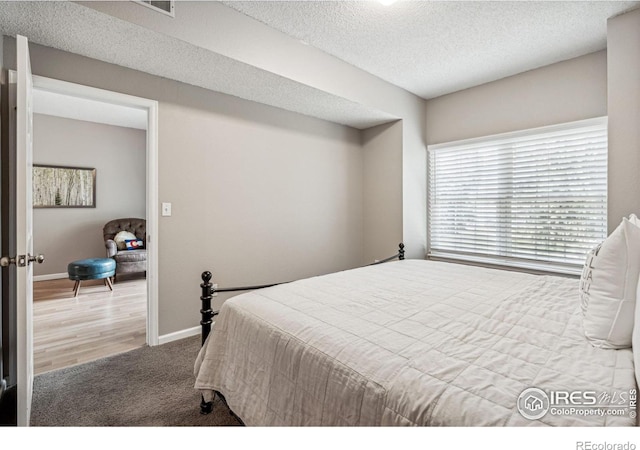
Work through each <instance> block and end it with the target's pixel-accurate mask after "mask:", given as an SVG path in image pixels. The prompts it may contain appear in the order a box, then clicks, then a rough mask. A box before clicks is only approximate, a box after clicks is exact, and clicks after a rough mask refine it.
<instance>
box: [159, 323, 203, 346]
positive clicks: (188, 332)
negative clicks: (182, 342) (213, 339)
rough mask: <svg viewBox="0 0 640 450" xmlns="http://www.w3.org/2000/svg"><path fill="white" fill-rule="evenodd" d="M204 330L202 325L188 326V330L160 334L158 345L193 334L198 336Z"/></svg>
mask: <svg viewBox="0 0 640 450" xmlns="http://www.w3.org/2000/svg"><path fill="white" fill-rule="evenodd" d="M201 332H202V327H199V326H198V327H193V328H187V329H186V330H180V331H174V332H173V333H169V334H164V335H162V336H158V345H162V344H166V343H168V342H172V341H177V340H179V339H184V338H188V337H191V336H197V335H199V334H200V333H201Z"/></svg>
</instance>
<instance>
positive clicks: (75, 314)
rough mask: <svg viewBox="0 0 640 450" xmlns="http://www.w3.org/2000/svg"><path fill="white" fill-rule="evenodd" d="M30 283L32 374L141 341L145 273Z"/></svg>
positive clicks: (143, 338) (138, 344)
mask: <svg viewBox="0 0 640 450" xmlns="http://www.w3.org/2000/svg"><path fill="white" fill-rule="evenodd" d="M73 284H74V282H73V281H71V280H50V281H38V282H35V283H33V300H34V301H33V350H34V372H35V373H36V374H39V373H43V372H48V371H50V370H55V369H60V368H62V367H67V366H71V365H75V364H81V363H84V362H88V361H92V360H95V359H98V358H102V357H105V356H109V355H113V354H116V353H122V352H126V351H129V350H133V349H135V348H138V347H142V346H144V345H145V341H146V315H147V293H146V289H147V288H146V280H145V279H140V278H136V279H129V280H126V279H125V280H122V281H121V280H118V282H117V283H115V284H114V286H113V292H111V291H109V288H108V287H107V286H105V285H104V281H103V280H91V281H83V282H82V287H81V288H80V294H79V295H78V297H74V296H73Z"/></svg>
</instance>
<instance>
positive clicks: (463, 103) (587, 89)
mask: <svg viewBox="0 0 640 450" xmlns="http://www.w3.org/2000/svg"><path fill="white" fill-rule="evenodd" d="M606 115H607V54H606V52H605V51H600V52H596V53H591V54H589V55H585V56H581V57H579V58H574V59H570V60H567V61H563V62H559V63H556V64H552V65H549V66H545V67H542V68H539V69H535V70H531V71H528V72H524V73H521V74H518V75H514V76H512V77H508V78H503V79H501V80H498V81H494V82H492V83H487V84H483V85H481V86H477V87H473V88H470V89H465V90H463V91H458V92H454V93H453V94H449V95H444V96H442V97H438V98H435V99H432V100H428V101H427V144H439V143H442V142H450V141H455V140H459V139H468V138H474V137H480V136H488V135H492V134H497V133H505V132H508V131H516V130H522V129H527V128H535V127H541V126H545V125H553V124H557V123H563V122H571V121H575V120H581V119H588V118H591V117H601V116H606Z"/></svg>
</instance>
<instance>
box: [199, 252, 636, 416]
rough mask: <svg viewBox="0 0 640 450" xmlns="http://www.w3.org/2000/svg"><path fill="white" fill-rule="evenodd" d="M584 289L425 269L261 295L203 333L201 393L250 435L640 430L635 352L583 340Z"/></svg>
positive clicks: (335, 277)
mask: <svg viewBox="0 0 640 450" xmlns="http://www.w3.org/2000/svg"><path fill="white" fill-rule="evenodd" d="M209 278H210V274H209ZM207 283H208V280H205V282H204V283H203V285H202V286H205V287H206V284H207ZM577 292H578V280H576V279H572V278H566V277H559V276H541V275H531V274H526V273H519V272H510V271H505V270H496V269H489V268H483V267H474V266H468V265H461V264H453V263H446V262H437V261H428V260H403V261H391V262H386V263H385V264H379V265H374V266H369V267H364V268H358V269H352V270H346V271H342V272H338V273H334V274H329V275H324V276H318V277H313V278H308V279H304V280H299V281H295V282H291V283H286V284H282V285H277V286H271V287H266V288H263V289H257V290H253V291H251V292H248V293H244V294H242V295H239V296H236V297H233V298H231V299H229V300H227V301H226V302H225V303H224V304H223V306H222V308H221V310H220V312H219V314H218V315H217V318H216V321H215V325H214V330H213V332H212V333H210V334H209V333H208V332H205V335H204V336H203V340H204V343H203V347H202V349H201V351H200V353H199V355H198V357H197V360H196V362H195V367H194V372H195V376H196V382H195V388H196V389H198V390H199V391H200V392H201V393H202V395H203V403H204V404H207V403H208V404H209V405H210V404H211V403H210V402H211V401H213V399H214V397H215V396H216V395H219V396H220V398H223V399H224V401H226V403H227V404H228V406H229V408H230V409H231V410H232V411H233V412H234V413H235V414H236V415H237V416H238V417H239V418H240V419H241V420H242V421H243V422H244V423H245V424H246V425H249V426H307V425H308V426H390V425H417V426H530V425H539V426H632V425H636V418H635V393H636V389H637V385H636V379H635V373H634V356H633V351H632V349H631V348H627V349H620V350H611V349H602V348H595V347H594V346H592V345H591V344H590V343H589V342H588V341H587V340H586V339H585V337H584V333H583V331H582V315H581V306H580V301H579V299H578V293H577ZM203 293H205V294H206V292H205V289H204V288H203ZM203 297H207V295H203ZM205 300H206V299H205ZM204 310H207V308H206V306H205V307H204V308H203V311H204ZM203 317H204V318H205V319H206V318H207V317H208V318H210V316H207V315H205V314H203ZM204 322H207V320H204ZM210 322H211V321H210V320H209V323H210ZM565 393H566V394H565ZM569 395H570V397H569ZM545 397H546V402H547V403H546V404H545V403H544V402H545ZM598 411H601V412H598ZM539 412H540V413H544V414H542V415H541V416H540V417H537V415H538V414H537V413H539Z"/></svg>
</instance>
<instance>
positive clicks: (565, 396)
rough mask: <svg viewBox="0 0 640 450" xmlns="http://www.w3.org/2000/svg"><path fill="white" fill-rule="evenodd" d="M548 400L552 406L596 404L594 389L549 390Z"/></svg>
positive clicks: (596, 395)
mask: <svg viewBox="0 0 640 450" xmlns="http://www.w3.org/2000/svg"><path fill="white" fill-rule="evenodd" d="M549 402H550V403H551V404H552V405H553V406H595V405H597V404H598V393H597V392H596V391H572V392H568V391H551V392H549Z"/></svg>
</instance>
